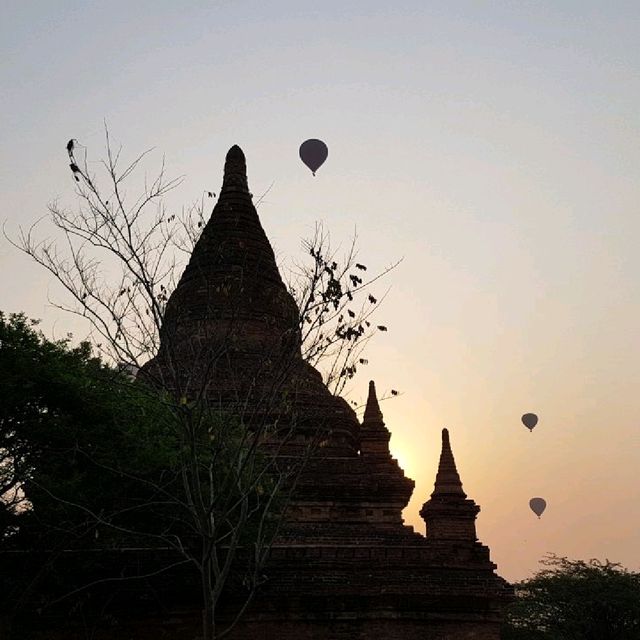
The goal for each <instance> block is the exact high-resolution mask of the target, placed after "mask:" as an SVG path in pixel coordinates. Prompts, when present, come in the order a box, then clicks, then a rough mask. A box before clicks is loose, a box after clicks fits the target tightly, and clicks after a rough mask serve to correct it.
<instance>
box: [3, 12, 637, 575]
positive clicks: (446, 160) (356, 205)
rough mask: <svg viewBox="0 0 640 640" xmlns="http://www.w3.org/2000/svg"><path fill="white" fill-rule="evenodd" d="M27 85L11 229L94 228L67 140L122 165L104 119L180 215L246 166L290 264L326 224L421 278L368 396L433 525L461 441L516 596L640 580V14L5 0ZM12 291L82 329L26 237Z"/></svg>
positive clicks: (412, 516) (9, 269)
mask: <svg viewBox="0 0 640 640" xmlns="http://www.w3.org/2000/svg"><path fill="white" fill-rule="evenodd" d="M0 80H1V86H2V98H1V99H0V115H1V122H2V145H1V147H2V148H1V149H0V154H1V160H0V189H1V193H2V200H1V209H0V219H1V220H2V221H3V222H4V221H6V224H7V230H8V231H9V232H10V233H12V232H14V231H15V229H16V228H17V226H18V225H19V224H30V223H31V222H33V221H35V220H36V219H37V218H38V217H40V216H42V215H43V214H44V213H46V205H47V203H48V202H50V201H52V200H53V199H56V198H60V200H61V201H62V202H68V203H70V204H72V205H73V204H74V202H75V201H74V197H73V187H74V183H73V181H72V179H71V176H70V172H69V170H68V166H67V162H68V159H67V157H66V151H65V144H66V142H67V140H68V139H69V138H77V139H78V140H79V141H80V142H81V143H82V144H84V145H86V146H87V147H88V148H89V154H90V157H91V158H93V159H98V158H100V157H101V154H102V151H103V142H104V140H103V120H106V121H107V123H108V125H109V128H110V130H111V134H112V136H113V138H114V139H115V140H116V141H117V142H121V143H122V144H123V145H124V147H125V151H124V153H125V155H127V154H128V155H129V157H131V156H133V155H134V154H137V153H138V152H140V151H143V150H145V149H147V148H149V147H155V148H156V150H157V151H156V152H155V153H154V154H153V155H152V157H151V159H150V164H149V165H148V168H149V171H150V173H153V170H154V168H157V167H158V165H159V162H160V160H161V158H162V155H163V154H164V155H165V157H166V160H167V166H168V172H169V173H170V174H171V175H185V176H186V180H185V182H184V184H183V185H182V186H181V187H180V189H179V191H177V192H175V193H174V194H172V198H171V200H170V203H171V204H172V206H178V203H189V202H192V201H193V200H194V199H197V198H199V197H200V195H201V194H202V192H203V189H211V190H214V191H217V190H218V188H219V186H220V182H221V177H222V173H221V172H222V164H223V160H224V155H225V153H226V151H227V149H228V148H229V147H230V146H231V145H232V144H234V143H238V144H240V146H241V147H242V148H243V149H244V151H245V154H246V156H247V163H248V170H249V182H250V185H251V190H252V192H253V193H254V194H258V195H259V194H262V193H263V192H264V191H265V190H266V189H267V188H268V187H269V185H270V184H271V183H272V182H274V185H273V188H272V189H271V191H270V192H269V194H268V196H267V197H266V198H265V202H264V203H262V204H261V206H260V216H261V219H262V223H263V226H264V227H265V230H266V231H267V234H268V235H269V237H270V239H271V240H272V243H273V245H274V248H275V249H276V253H277V255H278V257H279V259H281V260H282V261H283V262H284V263H286V261H287V259H288V258H289V257H294V258H295V257H300V256H301V255H302V253H301V249H300V239H301V238H303V237H308V236H309V235H310V233H311V232H312V230H313V227H314V224H315V222H316V221H323V222H324V224H325V226H326V228H327V229H329V230H330V232H331V235H332V238H333V243H334V245H337V244H339V243H340V242H342V243H343V244H345V245H346V244H348V242H349V239H350V237H351V236H352V234H353V232H354V229H356V230H357V233H358V238H359V240H358V244H359V246H360V259H361V261H362V262H365V263H366V264H368V265H369V267H370V268H371V269H375V268H378V269H380V268H383V267H384V266H386V265H388V264H390V263H391V262H393V261H395V260H397V259H398V258H402V257H404V261H403V262H402V264H401V265H400V266H399V267H398V268H397V269H396V270H395V271H394V272H393V273H392V274H391V276H390V277H389V278H388V282H389V284H390V285H391V291H390V293H389V296H388V298H387V300H386V302H385V305H384V306H383V308H382V309H381V310H380V313H379V316H378V319H379V321H380V322H381V323H383V324H386V325H388V326H389V332H388V333H386V334H380V335H379V336H378V337H377V338H376V340H375V341H374V342H373V343H372V344H371V347H370V349H369V352H368V358H369V361H370V364H369V367H368V370H366V371H364V372H363V373H362V374H361V375H360V378H359V379H358V381H357V383H356V384H355V385H354V388H353V390H352V394H351V397H352V398H353V399H355V400H362V399H363V398H364V395H365V391H366V386H367V382H368V380H369V378H373V379H375V380H376V383H377V386H378V389H379V391H384V390H389V389H391V388H394V389H399V390H400V391H402V395H401V396H400V397H398V398H395V399H393V400H390V401H387V402H384V403H383V406H382V409H383V412H384V415H385V420H386V423H387V425H388V427H389V428H390V429H391V431H392V434H393V437H392V441H391V446H392V450H393V452H394V454H395V455H396V456H397V457H398V458H399V460H400V461H401V464H402V465H403V467H404V468H405V470H406V472H407V474H408V475H409V476H411V477H412V478H414V479H415V480H416V490H415V492H414V498H413V500H412V502H411V503H410V505H409V508H408V509H407V511H406V513H405V516H406V519H407V522H408V523H410V524H412V525H414V526H415V527H416V528H418V529H419V530H420V531H424V525H423V523H422V521H421V520H420V518H419V516H418V515H417V512H418V510H419V508H420V506H421V505H422V503H423V502H424V501H425V500H426V499H427V497H428V495H429V494H430V492H431V491H432V488H433V480H434V477H435V469H436V465H437V461H438V455H439V447H440V429H441V428H442V427H444V426H446V427H448V428H449V430H450V433H451V441H452V445H453V450H454V454H455V456H456V460H457V463H458V469H459V471H460V474H461V477H462V480H463V483H464V486H465V490H466V491H467V493H468V494H469V496H470V497H471V498H473V499H474V500H475V501H476V502H477V503H478V504H480V506H481V507H482V511H481V513H480V515H479V517H478V521H477V525H478V533H479V537H480V539H481V540H482V541H483V542H484V543H485V544H488V545H489V546H490V548H491V554H492V558H493V559H494V561H495V562H497V564H498V571H499V572H500V573H501V574H502V575H503V576H505V577H506V578H507V579H511V580H513V579H520V578H524V577H526V576H528V575H530V574H531V573H532V572H533V571H535V570H536V569H537V568H538V564H537V562H538V560H539V559H540V558H541V557H542V555H543V554H544V553H546V552H555V553H557V554H561V555H568V556H570V557H573V558H590V557H598V558H600V559H604V558H609V559H610V560H613V561H619V562H621V563H623V564H624V565H626V566H627V567H629V568H631V569H634V570H636V571H637V570H640V558H639V555H638V550H639V549H640V480H639V475H638V468H639V467H640V436H639V435H638V426H639V424H638V423H639V418H638V416H639V415H640V366H639V365H640V340H639V335H638V333H639V331H638V328H639V327H640V302H639V301H640V252H639V251H638V249H637V247H638V246H639V245H640V241H639V239H638V238H639V236H640V215H639V214H640V182H639V180H638V177H639V175H640V108H639V107H640V3H638V2H637V1H635V0H634V1H632V2H619V1H618V2H616V1H613V2H602V1H600V2H590V1H585V0H580V1H576V2H570V1H557V2H549V1H546V2H545V1H542V2H525V1H523V2H479V1H478V2H470V1H469V2H464V1H456V2H424V0H422V1H420V2H401V3H395V2H388V1H385V2H378V1H371V0H370V1H368V2H357V3H356V2H351V3H349V2H346V3H345V2H344V1H341V2H327V1H324V2H323V1H318V0H314V1H313V2H306V1H297V2H279V1H274V2H245V1H242V0H234V1H233V2H231V1H229V2H186V1H182V2H166V1H158V0H156V1H153V2H119V1H118V2H116V1H110V2H101V3H97V2H84V1H78V2H61V1H57V2H45V1H43V2H15V3H8V2H5V3H3V6H2V8H0ZM312 137H317V138H321V139H323V140H324V141H325V142H326V143H327V145H328V146H329V159H328V160H327V162H326V163H325V165H324V166H323V167H322V168H321V169H320V171H319V172H318V175H317V177H316V178H312V177H311V175H310V173H309V171H308V170H307V169H306V167H304V166H303V165H302V164H301V162H300V161H299V159H298V147H299V145H300V143H301V142H302V141H303V140H305V139H307V138H312ZM0 268H1V273H2V274H3V278H2V281H1V284H0V296H1V298H0V308H1V309H3V310H4V311H18V310H23V311H25V312H26V313H27V314H29V315H30V316H32V317H38V318H43V327H44V330H45V331H46V332H47V333H48V334H49V335H52V334H53V333H55V335H57V336H60V335H64V334H65V333H66V332H67V331H68V330H70V329H75V330H77V327H76V325H75V323H74V322H73V321H72V319H71V318H69V317H67V316H65V315H63V314H61V313H59V312H57V311H56V310H55V309H53V308H52V307H51V306H50V305H49V304H48V303H47V296H51V297H52V298H54V299H55V298H56V297H58V298H59V296H60V295H62V294H61V291H60V290H59V289H58V288H57V287H56V285H55V283H54V282H53V281H52V280H51V279H50V278H49V277H48V276H47V275H46V274H45V273H44V272H42V271H40V270H38V269H37V268H36V267H35V266H34V265H32V264H30V263H29V261H28V260H27V259H26V258H25V257H23V256H21V255H20V254H18V252H16V251H15V250H14V249H13V248H12V247H10V246H9V245H8V244H7V243H6V242H5V241H4V239H3V240H2V242H0ZM528 411H533V412H536V413H538V414H539V416H540V423H539V425H538V426H537V427H536V429H535V430H534V431H533V433H529V432H528V431H527V430H526V429H525V428H524V427H523V426H522V425H521V424H520V416H521V415H522V414H523V413H525V412H528ZM534 496H542V497H544V498H546V500H547V502H548V507H547V511H546V513H545V514H544V515H543V517H542V519H540V520H538V519H537V518H536V517H535V516H534V515H533V514H532V513H531V511H530V510H529V507H528V502H529V499H530V498H531V497H534Z"/></svg>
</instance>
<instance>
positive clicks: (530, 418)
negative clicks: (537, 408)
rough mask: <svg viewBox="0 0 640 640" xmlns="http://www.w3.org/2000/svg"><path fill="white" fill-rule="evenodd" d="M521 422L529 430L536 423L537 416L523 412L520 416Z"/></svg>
mask: <svg viewBox="0 0 640 640" xmlns="http://www.w3.org/2000/svg"><path fill="white" fill-rule="evenodd" d="M522 424H523V425H524V426H525V427H527V429H529V431H533V427H535V426H536V425H537V424H538V416H537V415H536V414H535V413H525V414H524V415H523V416H522Z"/></svg>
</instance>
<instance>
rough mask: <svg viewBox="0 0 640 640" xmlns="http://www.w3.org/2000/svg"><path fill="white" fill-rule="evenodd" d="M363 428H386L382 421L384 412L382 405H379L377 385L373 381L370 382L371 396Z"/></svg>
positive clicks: (363, 420)
mask: <svg viewBox="0 0 640 640" xmlns="http://www.w3.org/2000/svg"><path fill="white" fill-rule="evenodd" d="M362 425H363V426H374V425H375V426H378V425H381V426H384V421H383V419H382V411H380V405H379V404H378V397H377V396H376V385H375V382H374V381H373V380H371V381H370V382H369V395H368V396H367V406H366V407H365V410H364V417H363V419H362Z"/></svg>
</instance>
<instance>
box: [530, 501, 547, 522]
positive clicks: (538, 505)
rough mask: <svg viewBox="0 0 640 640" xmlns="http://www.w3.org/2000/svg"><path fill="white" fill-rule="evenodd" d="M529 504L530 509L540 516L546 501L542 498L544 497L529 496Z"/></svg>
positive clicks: (545, 506)
mask: <svg viewBox="0 0 640 640" xmlns="http://www.w3.org/2000/svg"><path fill="white" fill-rule="evenodd" d="M529 506H530V507H531V511H533V513H535V514H536V515H537V516H538V518H540V516H541V515H542V514H543V513H544V510H545V509H546V508H547V501H546V500H544V498H531V500H529Z"/></svg>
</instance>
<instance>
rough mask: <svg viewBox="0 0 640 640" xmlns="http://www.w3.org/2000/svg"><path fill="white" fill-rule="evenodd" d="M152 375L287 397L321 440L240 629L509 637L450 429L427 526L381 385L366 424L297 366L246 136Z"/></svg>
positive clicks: (229, 396)
mask: <svg viewBox="0 0 640 640" xmlns="http://www.w3.org/2000/svg"><path fill="white" fill-rule="evenodd" d="M211 362H214V366H211ZM282 363H287V364H286V367H283V366H282ZM143 375H147V376H149V377H150V378H152V379H154V380H156V381H159V382H160V383H161V384H164V385H165V386H166V387H167V388H169V389H170V390H173V391H174V392H176V393H179V394H180V395H186V396H189V395H190V394H192V393H195V391H196V389H200V388H204V389H206V395H207V398H208V400H209V401H210V402H213V403H219V404H220V405H221V406H224V407H227V408H229V409H234V408H235V409H237V408H238V406H240V405H241V404H242V406H244V407H250V408H251V411H252V413H251V415H252V419H256V420H258V419H259V420H263V421H264V420H269V419H270V417H271V418H272V417H273V416H275V415H276V413H277V414H278V419H279V420H282V415H283V405H282V404H278V406H277V407H276V406H274V405H273V403H272V404H268V403H267V405H265V402H264V399H265V398H266V397H272V396H277V397H278V398H283V397H286V398H287V402H288V404H287V405H286V406H287V409H286V412H288V415H290V416H292V419H295V424H296V429H298V430H299V432H300V434H302V435H304V434H307V435H309V434H313V433H314V432H317V431H318V430H319V429H321V430H323V432H324V433H326V434H327V436H326V437H327V442H326V443H324V445H325V446H323V447H322V448H321V449H319V452H318V453H317V455H314V457H312V459H311V460H310V461H309V462H308V463H307V465H306V467H305V471H304V473H303V475H302V477H301V479H300V481H299V483H298V486H297V489H296V493H295V495H294V499H293V501H292V505H291V508H290V510H289V512H288V517H287V521H286V523H285V525H284V526H283V528H282V533H281V535H280V538H279V539H278V541H277V543H276V544H275V545H274V547H273V549H272V554H271V563H270V566H269V567H268V569H267V573H268V575H269V580H268V582H267V583H266V585H265V587H264V588H263V589H262V590H261V591H260V593H259V594H258V596H257V597H256V599H255V602H254V604H253V606H252V608H251V609H250V610H249V611H248V612H247V615H246V618H245V622H244V623H243V624H242V625H241V626H239V627H238V629H237V631H236V635H234V637H237V638H265V639H266V638H278V639H283V640H287V639H288V638H294V637H295V638H300V637H305V638H315V639H317V640H329V639H333V638H343V637H345V638H346V637H349V638H385V639H387V640H394V639H396V638H397V639H399V638H402V639H403V640H412V639H417V638H420V639H424V638H432V639H438V640H444V639H445V638H461V639H462V638H476V639H479V640H490V639H497V638H499V624H500V619H501V610H502V607H503V605H504V604H505V603H506V602H507V601H508V600H509V598H510V594H511V590H510V587H509V586H508V585H507V584H506V583H505V581H504V580H502V579H501V578H500V577H498V576H497V575H496V573H495V565H494V564H493V563H492V562H491V561H490V559H489V549H488V548H487V547H485V546H484V545H482V544H481V543H480V542H478V540H477V538H476V531H475V518H476V515H477V513H478V512H479V510H480V509H479V507H478V506H477V505H476V504H475V503H474V502H473V501H472V500H470V499H468V498H467V496H466V494H465V493H464V491H463V490H462V483H461V481H460V477H459V475H458V471H457V469H456V465H455V461H454V458H453V453H452V450H451V445H450V441H449V434H448V431H447V430H446V429H445V430H443V432H442V452H441V456H440V464H439V468H438V473H437V476H436V482H435V488H434V491H433V493H432V494H431V498H430V499H429V500H428V501H427V502H426V503H425V504H424V506H423V508H422V510H421V512H420V513H421V515H422V517H423V518H424V520H425V522H426V536H423V535H421V534H419V533H416V532H415V531H414V530H413V529H412V528H411V527H408V526H406V525H405V524H404V521H403V518H402V510H403V509H404V508H405V507H406V505H407V503H408V501H409V498H410V496H411V493H412V491H413V488H414V482H413V480H410V479H409V478H407V477H406V476H405V475H404V472H403V471H402V469H401V468H400V466H399V465H398V462H397V461H396V460H395V459H394V458H393V457H392V455H391V453H390V450H389V440H390V436H391V434H390V432H389V430H388V429H387V427H386V426H385V423H384V420H383V416H382V412H381V411H380V407H379V404H378V400H377V397H376V390H375V385H374V383H373V382H371V383H370V386H369V396H368V399H367V404H366V409H365V412H364V418H363V421H362V424H360V422H359V421H358V419H357V416H356V414H355V413H354V412H353V410H352V409H351V408H350V407H349V406H348V405H347V403H346V402H345V401H344V400H342V399H340V398H338V397H335V396H333V395H332V394H331V393H330V392H329V391H328V389H327V388H326V386H325V385H324V384H323V382H322V377H321V375H320V374H319V373H318V372H317V371H316V370H315V369H313V368H312V367H311V366H310V365H308V364H306V363H305V362H304V361H303V360H302V357H301V354H300V330H299V316H298V310H297V307H296V304H295V301H294V300H293V298H292V297H291V295H290V294H289V292H288V291H287V288H286V287H285V285H284V283H283V281H282V278H281V277H280V274H279V272H278V269H277V266H276V262H275V257H274V253H273V250H272V248H271V245H270V244H269V241H268V239H267V236H266V234H265V232H264V230H263V228H262V225H261V223H260V220H259V218H258V214H257V212H256V209H255V207H254V205H253V202H252V196H251V193H250V192H249V187H248V183H247V177H246V166H245V158H244V154H243V153H242V151H241V150H240V148H239V147H237V146H234V147H232V148H231V149H230V150H229V152H228V154H227V158H226V163H225V169H224V181H223V186H222V189H221V191H220V196H219V199H218V202H217V204H216V205H215V208H214V210H213V213H212V215H211V218H210V220H209V221H208V223H207V225H206V227H205V228H204V230H203V233H202V236H201V238H200V239H199V241H198V243H197V245H196V247H195V249H194V251H193V255H192V257H191V260H190V262H189V264H188V266H187V268H186V269H185V271H184V274H183V275H182V278H181V280H180V282H179V284H178V286H177V288H176V290H175V292H174V294H173V295H172V296H171V298H170V300H169V301H168V304H167V310H166V321H165V325H164V328H163V335H162V347H161V349H160V352H159V354H158V356H157V357H156V358H155V359H154V360H153V361H151V362H150V363H149V364H148V365H147V366H146V367H145V368H144V370H143ZM203 381H204V382H203ZM274 385H275V386H274ZM274 389H276V390H277V393H275V394H274ZM265 406H266V408H265ZM291 453H292V451H288V454H289V455H290V454H291ZM294 453H295V451H294ZM424 455H425V456H427V455H429V450H428V449H427V450H425V452H424Z"/></svg>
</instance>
